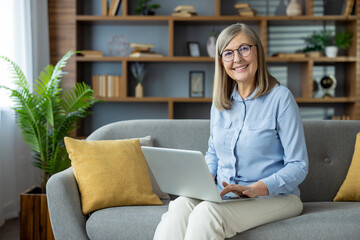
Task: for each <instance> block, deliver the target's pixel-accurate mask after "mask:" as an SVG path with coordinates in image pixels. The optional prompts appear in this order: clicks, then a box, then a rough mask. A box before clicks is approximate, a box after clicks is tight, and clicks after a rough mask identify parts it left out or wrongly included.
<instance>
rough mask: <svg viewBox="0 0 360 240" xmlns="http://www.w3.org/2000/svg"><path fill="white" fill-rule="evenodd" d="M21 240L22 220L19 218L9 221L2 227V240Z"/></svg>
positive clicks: (0, 239)
mask: <svg viewBox="0 0 360 240" xmlns="http://www.w3.org/2000/svg"><path fill="white" fill-rule="evenodd" d="M17 239H20V220H19V218H14V219H8V220H6V221H5V224H4V225H2V226H1V227H0V240H17Z"/></svg>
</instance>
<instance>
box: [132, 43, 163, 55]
mask: <svg viewBox="0 0 360 240" xmlns="http://www.w3.org/2000/svg"><path fill="white" fill-rule="evenodd" d="M130 47H131V48H133V50H132V51H131V53H130V55H129V57H163V55H162V54H158V53H155V52H153V51H151V48H154V47H155V46H154V44H143V43H130Z"/></svg>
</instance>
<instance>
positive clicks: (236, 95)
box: [231, 84, 258, 102]
mask: <svg viewBox="0 0 360 240" xmlns="http://www.w3.org/2000/svg"><path fill="white" fill-rule="evenodd" d="M257 89H258V88H257V87H256V88H255V90H254V91H253V92H252V93H251V94H250V95H249V96H248V97H247V98H245V100H243V99H242V97H241V96H240V93H239V92H238V90H237V84H235V87H234V89H233V92H232V94H231V100H235V101H238V102H243V101H249V100H254V99H253V97H254V96H255V94H256V92H257Z"/></svg>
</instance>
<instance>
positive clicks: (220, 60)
mask: <svg viewBox="0 0 360 240" xmlns="http://www.w3.org/2000/svg"><path fill="white" fill-rule="evenodd" d="M218 58H219V62H220V63H221V65H222V66H224V63H223V61H222V59H221V57H218Z"/></svg>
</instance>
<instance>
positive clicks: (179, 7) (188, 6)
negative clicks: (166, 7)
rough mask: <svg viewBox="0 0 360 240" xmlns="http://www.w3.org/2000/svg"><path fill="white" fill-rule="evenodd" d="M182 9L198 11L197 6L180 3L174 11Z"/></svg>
mask: <svg viewBox="0 0 360 240" xmlns="http://www.w3.org/2000/svg"><path fill="white" fill-rule="evenodd" d="M181 11H187V12H196V11H195V7H194V6H192V5H179V6H177V7H175V8H174V12H181Z"/></svg>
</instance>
